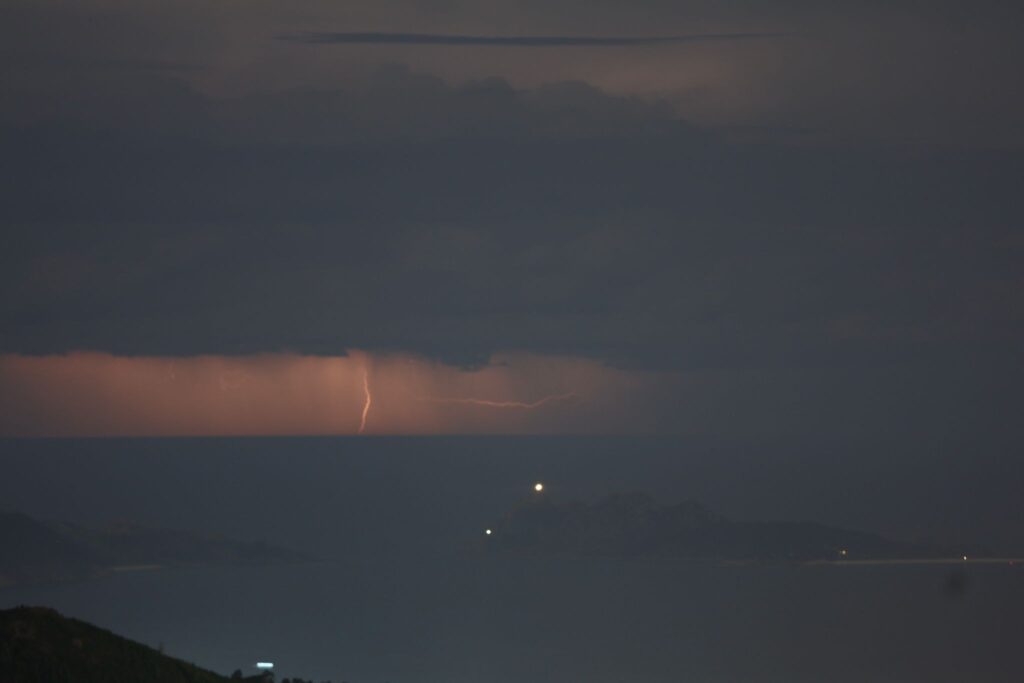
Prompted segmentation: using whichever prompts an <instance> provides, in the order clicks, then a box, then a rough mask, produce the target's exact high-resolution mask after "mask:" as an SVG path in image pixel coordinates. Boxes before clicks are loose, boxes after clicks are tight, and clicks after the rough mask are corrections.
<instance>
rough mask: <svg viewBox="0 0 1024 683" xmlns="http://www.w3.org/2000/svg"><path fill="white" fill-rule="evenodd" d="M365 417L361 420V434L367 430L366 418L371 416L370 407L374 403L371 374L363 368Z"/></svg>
mask: <svg viewBox="0 0 1024 683" xmlns="http://www.w3.org/2000/svg"><path fill="white" fill-rule="evenodd" d="M363 396H364V397H365V400H364V401H363V416H362V417H361V418H360V420H359V432H358V433H359V434H362V433H363V432H364V431H365V430H366V417H367V416H368V415H369V414H370V405H371V404H372V403H373V396H371V395H370V373H369V371H368V370H367V369H366V368H365V367H364V368H363Z"/></svg>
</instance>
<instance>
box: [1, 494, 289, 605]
mask: <svg viewBox="0 0 1024 683" xmlns="http://www.w3.org/2000/svg"><path fill="white" fill-rule="evenodd" d="M308 559H309V558H307V557H305V556H303V555H301V554H299V553H296V552H292V551H290V550H285V549H282V548H276V547H273V546H270V545H267V544H265V543H250V542H243V541H236V540H233V539H229V538H224V537H222V536H215V535H210V534H198V533H192V532H186V531H176V530H168V529H148V528H145V527H140V526H134V525H128V524H121V525H118V526H115V527H109V528H104V529H93V528H88V527H83V526H79V525H76V524H70V523H67V522H43V521H40V520H36V519H33V518H32V517H29V516H28V515H24V514H21V513H18V512H0V587H3V586H4V585H10V584H16V583H28V582H44V581H66V580H78V579H86V578H90V577H94V576H99V575H102V574H105V573H108V572H110V571H114V570H116V569H124V568H132V567H140V566H145V567H158V566H159V567H169V566H184V565H203V564H270V563H279V562H300V561H304V560H308Z"/></svg>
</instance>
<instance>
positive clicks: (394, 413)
mask: <svg viewBox="0 0 1024 683" xmlns="http://www.w3.org/2000/svg"><path fill="white" fill-rule="evenodd" d="M646 384H647V380H645V379H644V377H643V376H642V375H640V374H638V373H630V372H626V371H622V370H616V369H613V368H608V367H606V366H604V365H602V364H600V363H598V362H595V361H592V360H588V359H580V358H570V357H561V356H541V355H533V354H501V355H497V356H495V357H494V358H493V359H492V362H491V363H490V364H489V365H487V366H485V367H483V368H479V369H474V370H464V369H460V368H455V367H451V366H448V365H444V364H441V363H437V362H433V361H430V360H426V359H423V358H419V357H415V356H410V355H402V354H372V353H366V352H361V351H352V352H349V353H348V354H347V355H344V356H302V355H294V354H264V355H253V356H192V357H181V358H179V357H154V356H131V357H127V356H113V355H110V354H105V353H92V352H78V353H70V354H66V355H59V356H22V355H14V354H7V355H0V411H2V412H0V436H207V435H209V436H213V435H223V436H231V435H236V436H244V435H301V434H311V435H312V434H364V433H365V434H559V433H565V434H570V433H571V434H583V433H625V432H635V431H638V430H639V431H642V430H643V425H642V424H640V425H639V426H638V424H637V423H636V415H631V410H630V400H631V398H632V397H635V396H637V395H638V394H639V393H641V392H642V391H643V390H644V388H645V387H646ZM632 412H633V413H635V412H636V411H635V410H634V411H632Z"/></svg>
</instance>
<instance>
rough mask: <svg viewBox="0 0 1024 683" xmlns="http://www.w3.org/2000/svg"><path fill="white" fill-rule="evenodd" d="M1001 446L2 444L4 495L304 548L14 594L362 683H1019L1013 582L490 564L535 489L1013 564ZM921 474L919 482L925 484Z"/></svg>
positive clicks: (516, 561)
mask: <svg viewBox="0 0 1024 683" xmlns="http://www.w3.org/2000/svg"><path fill="white" fill-rule="evenodd" d="M1011 456H1012V453H1010V452H1009V451H1006V452H1002V451H1000V450H999V449H998V448H992V449H988V450H987V451H986V452H985V453H984V454H981V453H977V452H968V451H967V450H966V449H959V448H955V447H952V446H950V447H948V448H946V449H942V448H938V447H935V446H931V447H923V446H922V447H920V448H919V449H918V450H915V449H914V448H912V447H907V446H895V445H885V444H877V443H876V444H843V445H838V446H837V445H822V444H796V443H783V442H781V441H779V442H774V443H767V442H765V443H758V444H753V443H746V444H744V443H738V442H727V441H725V440H710V439H704V440H700V439H684V438H617V439H608V438H573V437H558V438H532V437H530V438H527V437H522V438H500V437H498V438H495V437H490V438H477V437H463V438H373V439H353V438H340V439H339V438H304V439H290V438H281V439H145V440H7V441H3V442H0V468H2V472H3V476H2V477H0V501H2V505H3V506H4V507H5V508H10V509H15V510H20V511H23V512H26V513H29V514H31V515H33V516H36V517H40V518H50V519H63V520H69V521H76V522H84V523H107V522H111V521H114V520H118V519H125V520H131V521H133V522H138V523H141V524H146V525H149V526H162V527H172V528H181V529H190V530H197V531H208V532H215V533H222V534H225V535H228V536H232V537H235V538H239V539H243V540H260V541H266V542H268V543H273V544H277V545H283V546H286V547H290V548H294V549H296V550H300V551H304V552H307V553H310V554H313V555H316V556H317V557H320V558H322V559H323V561H322V562H319V563H315V564H309V565H296V566H275V567H216V568H195V569H178V570H167V571H160V572H137V573H125V574H119V575H115V576H112V577H108V578H104V579H100V580H96V581H92V582H86V583H80V584H62V585H50V586H32V587H20V588H12V589H5V590H0V607H8V606H13V605H16V604H21V603H28V604H45V605H49V606H52V607H55V608H57V609H58V610H61V611H62V612H64V613H66V614H68V615H70V616H75V617H79V618H83V619H87V620H90V621H94V622H95V623H97V624H98V625H101V626H103V627H106V628H110V629H112V630H114V631H115V632H117V633H120V634H123V635H125V636H128V637H130V638H134V639H138V640H141V641H143V642H146V643H148V644H151V645H154V646H155V645H157V644H160V643H162V644H163V645H164V647H165V649H166V651H167V652H168V653H169V654H173V655H175V656H180V657H182V658H185V659H188V660H193V661H195V662H196V663H198V664H200V665H202V666H206V667H209V668H213V669H215V670H217V671H220V672H222V673H228V672H230V671H232V670H233V669H235V668H237V667H244V666H246V665H249V664H251V663H252V662H254V661H256V660H257V659H263V658H266V659H271V660H274V661H277V662H279V668H280V674H279V676H280V677H284V676H302V677H304V678H308V677H315V678H317V679H318V680H319V679H326V678H330V679H332V680H334V681H335V682H336V683H337V682H339V681H342V680H347V681H350V683H358V682H359V681H392V683H401V682H402V681H438V682H443V681H466V682H467V683H468V682H469V681H495V682H498V683H504V682H506V681H507V682H509V683H511V682H513V681H583V680H588V681H609V682H610V681H689V680H693V681H733V680H740V681H866V680H872V681H946V680H949V681H954V680H956V681H963V680H979V681H1002V680H1007V681H1008V680H1014V679H1012V678H1008V677H1007V676H1008V674H1007V672H1010V671H1014V670H1018V671H1019V670H1020V665H1021V663H1022V662H1021V657H1020V655H1019V654H1017V653H1016V651H1017V649H1018V648H1017V645H1018V644H1019V637H1020V635H1021V634H1022V633H1024V629H1022V627H1021V626H1020V621H1019V611H1020V608H1021V607H1022V606H1024V571H1022V569H1021V567H1020V566H1008V565H997V566H987V567H970V568H969V569H968V570H967V577H966V590H965V591H964V592H963V594H962V595H951V594H950V593H949V592H948V591H946V590H945V587H946V585H947V582H948V579H949V574H950V572H951V569H950V568H949V567H942V566H938V567H927V566H925V567H921V566H908V567H801V566H743V567H735V566H733V567H725V566H716V565H713V564H705V563H692V562H685V561H675V560H651V559H643V560H620V559H610V558H576V557H535V556H518V555H507V554H495V553H489V552H487V551H486V550H485V548H484V547H483V545H482V531H483V529H484V528H485V527H486V526H487V525H488V524H489V523H490V522H492V521H493V520H495V519H497V518H498V517H500V516H501V515H502V514H503V513H505V512H506V511H508V510H509V509H510V508H512V507H513V506H514V505H515V504H516V503H517V502H519V501H520V500H522V499H523V498H524V497H526V496H527V495H529V494H530V485H531V484H532V483H533V482H534V481H536V480H542V481H544V482H545V483H546V484H547V495H550V496H552V497H553V498H555V499H558V500H571V499H593V498H596V497H598V496H601V495H603V494H606V493H611V492H622V491H633V490H641V491H646V492H649V493H651V494H653V495H655V496H656V497H657V498H658V499H659V500H661V501H663V502H669V503H670V502H677V501H680V500H685V499H694V500H698V501H701V502H703V503H704V504H706V505H707V506H709V507H710V508H712V509H714V510H716V511H718V512H721V513H723V514H727V515H730V516H734V517H738V518H745V519H752V520H779V519H803V520H811V521H816V522H822V523H827V524H834V525H838V526H846V527H852V528H860V529H866V530H870V531H877V532H880V533H884V534H887V535H890V536H895V537H898V538H907V539H909V540H916V539H920V538H937V539H941V540H944V541H947V542H952V543H957V542H965V543H966V542H974V543H978V544H985V545H988V546H990V547H991V548H993V551H994V552H1012V551H1013V550H1014V548H1015V547H1016V548H1017V549H1018V550H1019V548H1020V546H1019V545H1018V546H1015V545H1014V543H1013V541H1014V538H1015V534H1016V533H1018V532H1019V529H1015V527H1016V526H1017V525H1018V524H1019V521H1018V520H1020V519H1021V518H1022V509H1021V508H1022V504H1021V502H1020V499H1019V496H1018V492H1019V491H1020V490H1021V486H1022V484H1024V467H1022V466H1021V465H1020V464H1018V463H1017V462H1015V461H1014V459H1013V458H1012V457H1011ZM924 463H927V465H925V464H924Z"/></svg>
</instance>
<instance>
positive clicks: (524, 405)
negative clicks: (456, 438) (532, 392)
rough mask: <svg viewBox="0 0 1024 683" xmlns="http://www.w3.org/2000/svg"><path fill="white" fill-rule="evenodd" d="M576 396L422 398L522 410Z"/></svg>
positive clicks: (441, 401) (570, 394)
mask: <svg viewBox="0 0 1024 683" xmlns="http://www.w3.org/2000/svg"><path fill="white" fill-rule="evenodd" d="M574 398H579V394H577V393H576V392H569V393H567V394H552V395H551V396H545V397H543V398H541V399H538V400H536V401H529V402H528V401H491V400H488V399H485V398H443V397H438V396H425V397H423V398H421V399H420V400H421V401H430V402H431V403H462V404H468V405H474V406H484V407H486V408H518V409H520V410H533V409H534V408H539V407H541V406H542V405H544V404H545V403H557V402H561V401H570V400H572V399H574Z"/></svg>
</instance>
